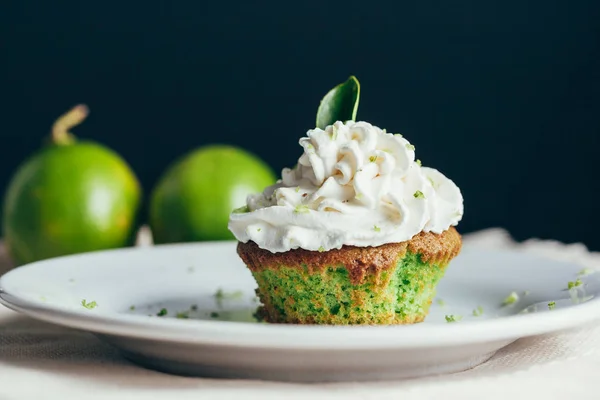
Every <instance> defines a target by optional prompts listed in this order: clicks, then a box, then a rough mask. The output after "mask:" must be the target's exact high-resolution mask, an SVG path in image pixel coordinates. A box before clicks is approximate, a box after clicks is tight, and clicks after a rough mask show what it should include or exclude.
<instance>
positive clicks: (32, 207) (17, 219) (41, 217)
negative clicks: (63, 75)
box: [3, 105, 141, 265]
mask: <svg viewBox="0 0 600 400" xmlns="http://www.w3.org/2000/svg"><path fill="white" fill-rule="evenodd" d="M87 114H88V109H87V107H85V106H83V105H79V106H77V107H75V108H73V109H72V110H71V111H69V112H68V113H67V114H65V115H63V116H62V117H61V118H59V119H58V120H57V121H56V123H55V124H54V127H53V130H52V137H51V144H49V145H47V146H45V147H44V148H43V149H41V150H40V151H38V152H37V153H36V154H34V155H33V156H32V157H31V158H29V159H28V160H26V161H25V162H24V163H23V164H22V165H21V166H20V167H19V168H18V170H17V172H16V173H15V175H14V176H13V177H12V179H11V181H10V184H9V187H8V190H7V192H6V196H5V201H4V209H3V221H4V222H3V225H4V226H3V229H4V238H5V242H6V246H7V248H8V251H9V253H10V255H11V257H12V259H13V262H14V263H15V264H16V265H21V264H25V263H30V262H33V261H38V260H42V259H45V258H50V257H56V256H61V255H67V254H74V253H82V252H86V251H93V250H101V249H110V248H116V247H123V246H126V245H129V244H132V242H133V238H134V232H135V229H136V216H137V211H138V207H139V203H140V197H141V190H140V185H139V183H138V180H137V178H136V177H135V175H134V173H133V172H132V171H131V169H130V168H129V166H128V165H127V164H126V163H125V161H123V159H122V158H121V157H119V155H118V154H116V153H115V152H113V151H112V150H110V149H108V148H106V147H104V146H102V145H100V144H97V143H93V142H86V141H81V142H79V141H77V140H75V137H74V136H73V135H72V134H70V133H69V132H68V129H69V128H71V127H72V126H74V125H77V124H79V123H80V122H82V121H83V120H84V119H85V117H86V116H87Z"/></svg>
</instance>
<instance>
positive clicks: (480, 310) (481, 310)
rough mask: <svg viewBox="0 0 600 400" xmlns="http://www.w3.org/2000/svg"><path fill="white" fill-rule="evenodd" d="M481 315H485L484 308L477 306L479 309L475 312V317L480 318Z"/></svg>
mask: <svg viewBox="0 0 600 400" xmlns="http://www.w3.org/2000/svg"><path fill="white" fill-rule="evenodd" d="M481 315H483V307H481V306H477V308H476V309H474V310H473V316H474V317H479V316H481Z"/></svg>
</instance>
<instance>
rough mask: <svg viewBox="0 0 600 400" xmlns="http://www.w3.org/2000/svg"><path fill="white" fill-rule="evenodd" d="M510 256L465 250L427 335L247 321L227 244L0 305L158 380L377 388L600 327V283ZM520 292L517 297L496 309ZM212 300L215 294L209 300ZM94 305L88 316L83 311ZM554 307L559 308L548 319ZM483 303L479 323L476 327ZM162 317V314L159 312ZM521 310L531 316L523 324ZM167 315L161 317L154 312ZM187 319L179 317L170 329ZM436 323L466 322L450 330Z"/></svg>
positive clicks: (43, 289) (571, 268)
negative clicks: (369, 384) (364, 383)
mask: <svg viewBox="0 0 600 400" xmlns="http://www.w3.org/2000/svg"><path fill="white" fill-rule="evenodd" d="M580 271H581V267H580V266H578V265H576V264H570V263H565V262H557V261H550V260H546V259H542V258H538V257H535V256H532V255H528V254H525V253H521V252H519V251H516V250H511V251H507V250H498V251H490V250H478V249H476V248H472V247H470V246H469V245H466V246H465V247H464V248H463V251H462V254H461V255H460V256H459V257H457V258H456V259H455V260H454V261H453V262H452V263H451V265H450V267H449V270H448V273H447V274H446V277H445V278H444V279H443V280H442V282H441V284H440V286H439V288H438V299H443V301H444V303H445V305H443V306H442V305H440V304H439V303H438V302H437V301H436V302H434V304H433V306H432V310H431V313H430V315H429V316H428V317H427V319H426V321H425V322H424V323H422V324H417V325H412V326H377V327H373V326H349V327H348V326H347V327H343V326H296V325H272V324H264V323H256V322H255V320H254V319H253V317H252V314H253V311H254V310H255V309H256V307H257V303H256V299H255V297H254V289H255V283H254V280H253V279H252V276H251V274H250V273H249V271H248V270H247V269H246V268H245V266H244V265H243V263H242V262H241V261H240V259H239V258H238V256H237V254H236V251H235V243H232V242H220V243H199V244H186V245H170V246H156V247H148V248H137V249H125V250H116V251H106V252H97V253H88V254H84V255H77V256H70V257H63V258H56V259H51V260H47V261H43V262H38V263H34V264H31V265H28V266H24V267H20V268H18V269H16V270H13V271H11V272H9V273H8V274H6V275H5V276H3V277H2V278H1V279H0V301H1V302H2V303H4V304H5V305H7V306H8V307H10V308H12V309H14V310H17V311H20V312H23V313H24V314H27V315H30V316H32V317H34V318H38V319H41V320H45V321H49V322H53V323H56V324H60V325H66V326H70V327H74V328H79V329H82V330H86V331H90V332H94V333H95V334H97V335H98V336H99V337H100V338H102V339H103V340H106V341H107V342H109V343H111V344H112V345H114V346H115V347H117V348H118V349H120V350H121V352H122V354H123V355H124V356H125V357H126V358H128V359H130V360H133V361H134V362H136V363H139V364H141V365H144V366H147V367H149V368H153V369H157V370H162V371H166V372H171V373H176V374H184V375H198V376H213V377H235V378H257V379H276V380H294V381H332V380H376V379H393V378H405V377H415V376H422V375H428V374H439V373H446V372H454V371H460V370H464V369H468V368H471V367H473V366H475V365H478V364H480V363H482V362H484V361H486V360H487V359H489V358H490V357H491V356H492V355H493V354H494V352H496V351H497V350H498V349H500V348H502V347H503V346H506V345H507V344H509V343H511V342H512V341H514V340H516V339H518V338H520V337H524V336H530V335H535V334H541V333H547V332H552V331H557V330H561V329H566V328H571V327H575V326H577V325H580V324H583V323H586V322H588V321H591V320H593V319H595V318H597V317H600V300H597V299H596V298H594V297H595V296H597V295H598V294H599V293H600V274H591V275H586V276H582V277H581V280H582V282H583V285H582V286H580V287H578V288H576V289H572V290H571V291H569V290H566V289H567V285H568V282H569V281H575V280H576V279H577V274H578V273H579V272H580ZM513 291H515V292H516V293H517V294H518V295H519V297H520V299H519V301H517V302H516V303H514V304H512V305H509V306H502V305H501V303H502V301H503V299H504V298H505V297H506V296H507V295H509V294H510V293H511V292H513ZM217 293H218V295H217ZM84 299H85V302H86V303H87V304H89V303H90V302H92V301H95V302H96V304H97V306H96V307H95V308H93V309H88V308H86V307H84V306H83V305H82V301H83V300H84ZM550 301H555V302H556V308H555V309H553V310H549V309H548V306H547V304H548V302H550ZM478 306H481V307H482V308H483V315H481V316H477V317H476V316H473V315H472V312H473V310H474V309H476V308H477V307H478ZM162 309H165V310H166V312H167V314H166V315H164V316H157V314H161V310H162ZM523 310H527V312H526V313H523V312H522V311H523ZM163 313H164V311H163ZM177 314H179V317H189V318H188V319H179V318H176V317H177ZM445 315H455V316H458V315H462V316H463V319H462V320H460V321H459V322H455V323H447V322H446V321H445Z"/></svg>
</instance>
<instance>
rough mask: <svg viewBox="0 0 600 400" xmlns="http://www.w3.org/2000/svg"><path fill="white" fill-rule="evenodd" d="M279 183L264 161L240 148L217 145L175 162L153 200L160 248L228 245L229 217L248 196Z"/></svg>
mask: <svg viewBox="0 0 600 400" xmlns="http://www.w3.org/2000/svg"><path fill="white" fill-rule="evenodd" d="M273 183H275V176H274V175H273V172H272V171H271V169H270V168H269V167H268V166H267V164H265V163H264V162H263V161H262V160H261V159H259V158H258V157H256V156H255V155H253V154H250V153H248V152H247V151H245V150H242V149H240V148H237V147H232V146H225V145H212V146H207V147H203V148H199V149H197V150H194V151H192V152H191V153H189V154H188V155H186V156H184V157H183V158H181V159H180V160H178V161H176V162H175V163H174V164H173V165H172V166H171V167H170V168H169V169H168V170H167V172H166V173H165V174H164V176H163V177H162V178H161V179H160V181H159V183H158V184H157V186H156V188H155V189H154V191H153V193H152V195H151V198H150V227H151V229H152V234H153V237H154V241H155V243H175V242H194V241H202V240H226V239H232V238H233V235H232V234H231V233H230V232H229V230H228V229H227V221H228V219H229V214H230V213H231V211H232V210H233V209H234V208H237V207H240V206H242V205H244V204H246V196H247V195H248V194H250V193H257V192H261V191H262V190H263V189H264V188H265V187H266V186H268V185H272V184H273Z"/></svg>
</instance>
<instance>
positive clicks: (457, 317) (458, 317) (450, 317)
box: [445, 314, 463, 322]
mask: <svg viewBox="0 0 600 400" xmlns="http://www.w3.org/2000/svg"><path fill="white" fill-rule="evenodd" d="M445 318H446V322H458V321H460V320H461V319H462V318H463V317H462V315H452V314H451V315H446V317H445Z"/></svg>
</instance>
